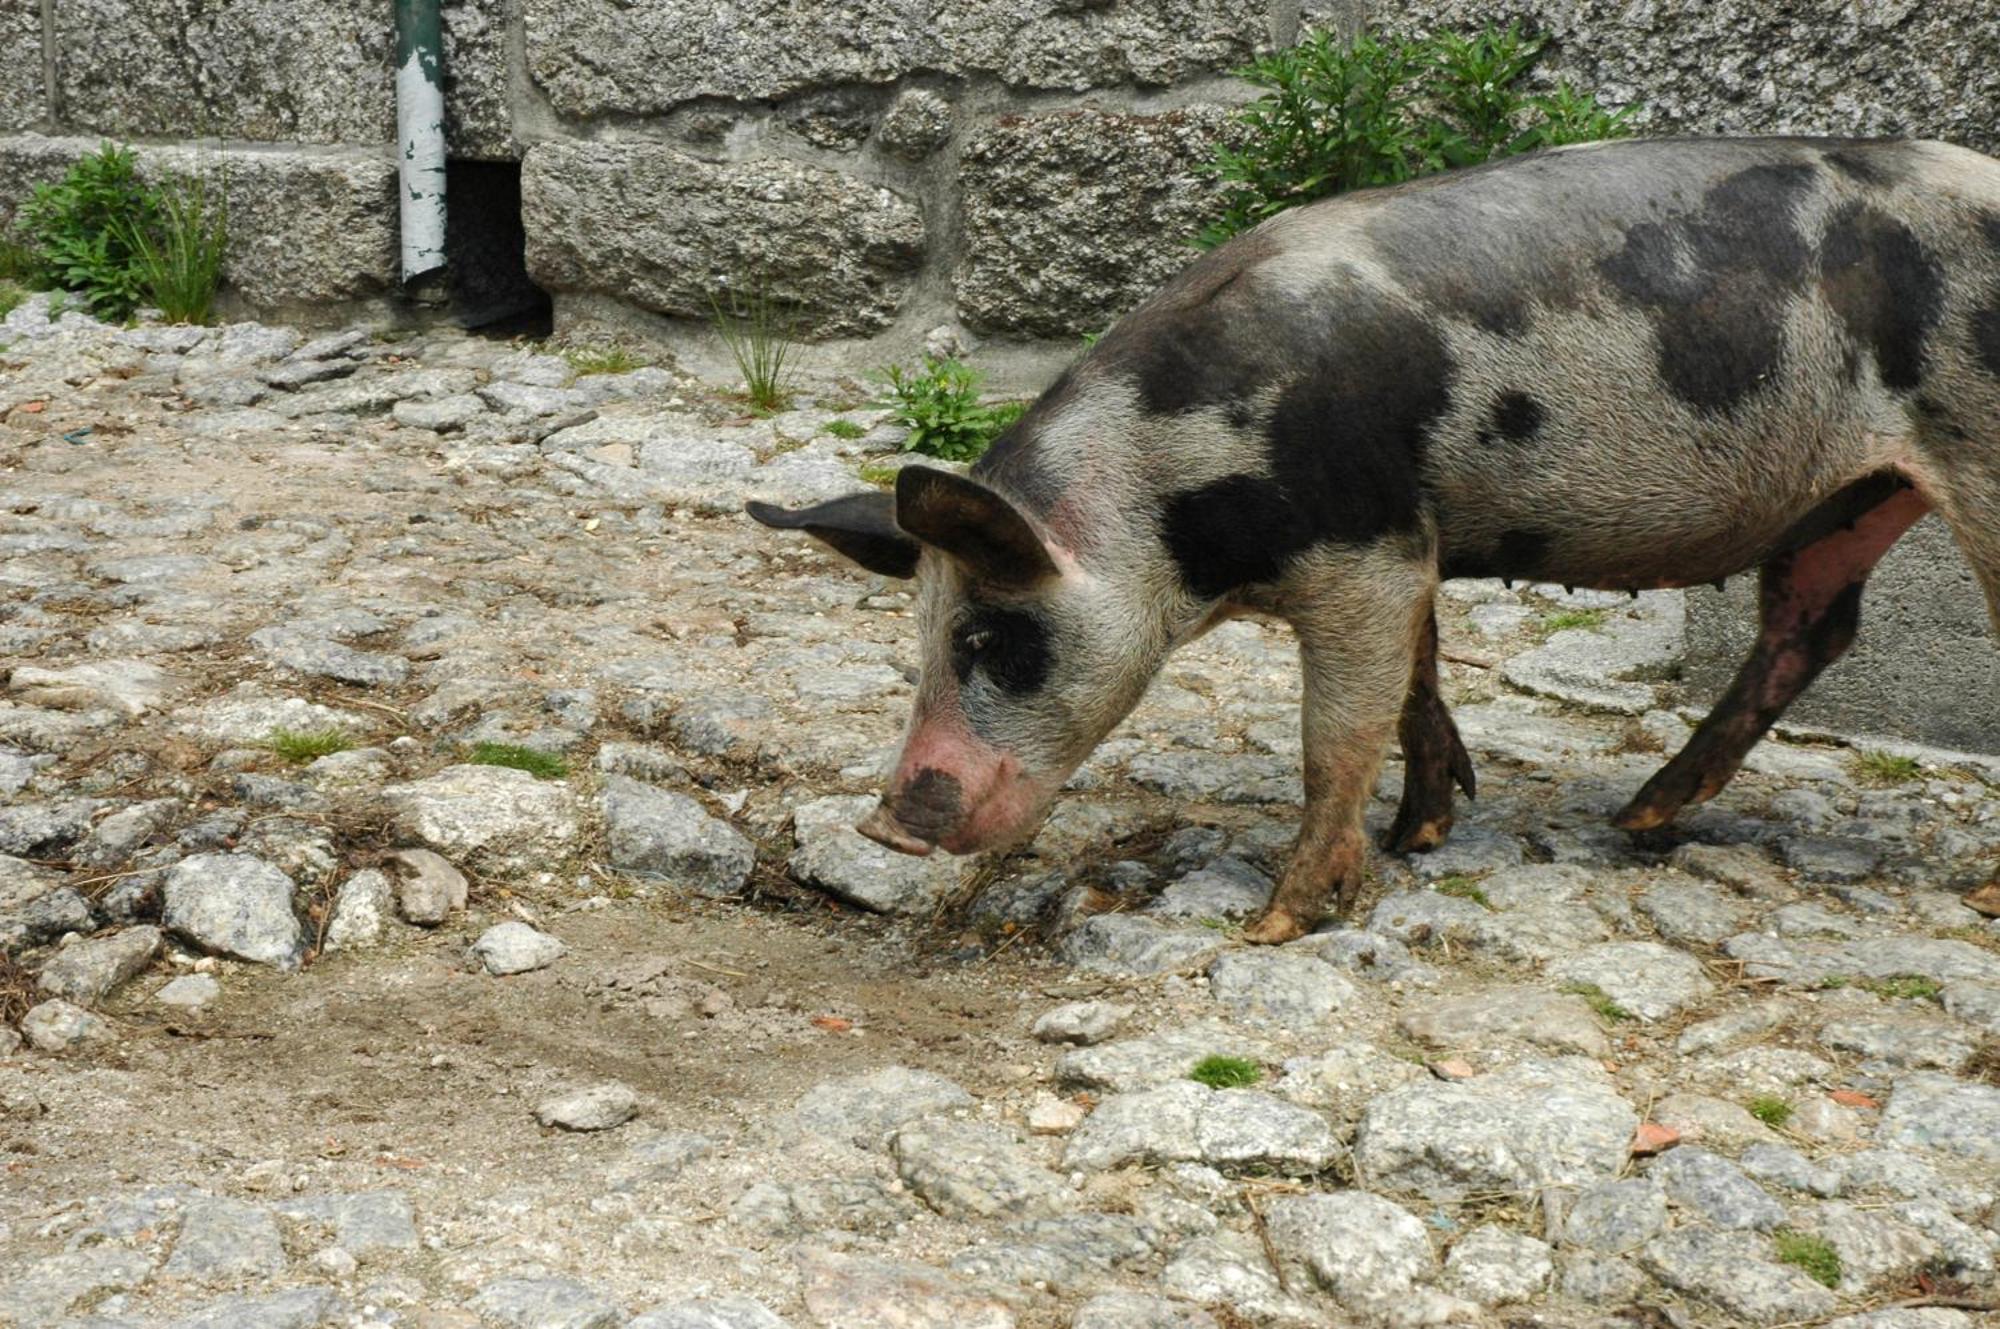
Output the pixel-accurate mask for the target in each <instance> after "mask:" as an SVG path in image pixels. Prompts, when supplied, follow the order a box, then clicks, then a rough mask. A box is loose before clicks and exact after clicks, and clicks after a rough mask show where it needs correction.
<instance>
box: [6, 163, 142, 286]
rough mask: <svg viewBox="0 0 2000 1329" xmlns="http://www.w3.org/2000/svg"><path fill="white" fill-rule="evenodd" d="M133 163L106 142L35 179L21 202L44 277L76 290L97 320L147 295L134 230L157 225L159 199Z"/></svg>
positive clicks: (26, 228) (24, 224)
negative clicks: (58, 171) (62, 170)
mask: <svg viewBox="0 0 2000 1329" xmlns="http://www.w3.org/2000/svg"><path fill="white" fill-rule="evenodd" d="M136 162H137V158H136V157H135V156H134V155H133V153H132V150H131V149H130V148H120V147H116V146H114V145H112V144H110V143H106V144H104V145H103V146H102V147H100V148H98V150H97V151H96V152H94V153H91V154H90V155H88V156H86V157H83V158H80V159H79V160H78V161H77V162H76V164H75V165H73V166H71V167H70V168H69V171H68V173H67V174H65V175H64V176H63V178H62V179H60V180H57V181H54V182H52V183H45V184H39V185H36V186H35V189H34V192H33V193H32V194H31V195H29V198H28V201H27V202H26V203H25V204H23V205H22V207H21V217H20V221H21V225H22V227H23V228H24V229H25V230H26V231H27V233H28V235H29V237H30V238H31V239H32V240H33V241H34V244H35V248H36V260H37V263H38V264H39V266H40V269H41V273H42V276H43V278H44V280H45V281H47V282H49V283H53V284H55V285H58V286H61V287H63V288H64V289H66V290H71V291H78V292H81V293H82V295H83V297H84V299H85V300H87V301H88V302H89V303H90V308H91V312H92V313H94V314H96V315H97V316H98V317H99V318H110V319H122V318H128V317H130V316H131V313H132V311H133V310H135V309H137V308H138V307H139V302H140V301H141V300H142V299H144V298H145V294H146V292H145V283H144V280H143V279H142V277H141V275H140V272H139V265H138V261H137V260H138V255H137V254H136V253H135V252H134V249H133V246H132V236H133V234H134V233H135V232H136V231H151V230H152V229H153V228H154V227H155V226H157V225H158V223H159V215H160V201H159V197H158V195H157V194H155V193H154V192H153V191H152V190H150V189H148V188H147V187H146V186H145V185H144V184H143V183H141V182H140V180H139V176H138V172H137V170H136Z"/></svg>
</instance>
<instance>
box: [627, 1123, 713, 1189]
mask: <svg viewBox="0 0 2000 1329" xmlns="http://www.w3.org/2000/svg"><path fill="white" fill-rule="evenodd" d="M714 1152H715V1142H714V1141H713V1140H711V1139H709V1138H708V1137H707V1136H706V1135H696V1134H694V1133H693V1132H691V1131H670V1132H667V1133H664V1134H658V1135H651V1136H647V1137H646V1138H643V1139H640V1140H639V1141H638V1142H636V1143H635V1144H633V1145H632V1146H631V1147H630V1148H628V1149H627V1150H626V1151H625V1156H624V1157H623V1158H621V1159H619V1160H618V1161H617V1162H616V1163H614V1164H612V1166H611V1168H610V1170H609V1171H608V1172H607V1174H606V1176H605V1180H606V1181H607V1182H608V1183H609V1184H610V1186H611V1189H612V1190H614V1191H621V1192H631V1191H648V1190H652V1189H654V1188H655V1187H659V1186H664V1185H666V1184H667V1183H668V1182H670V1181H672V1180H673V1179H674V1178H676V1177H678V1176H680V1174H681V1172H682V1171H683V1170H684V1169H685V1168H686V1167H687V1165H688V1164H690V1163H692V1162H694V1161H696V1160H697V1159H702V1158H706V1157H708V1156H709V1155H710V1154H712V1153H714Z"/></svg>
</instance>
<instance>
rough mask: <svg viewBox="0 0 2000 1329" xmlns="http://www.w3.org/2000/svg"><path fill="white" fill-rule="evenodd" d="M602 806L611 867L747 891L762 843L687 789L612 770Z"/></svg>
mask: <svg viewBox="0 0 2000 1329" xmlns="http://www.w3.org/2000/svg"><path fill="white" fill-rule="evenodd" d="M601 806H602V808H603V812H604V835H605V841H606V844H607V847H608V848H609V850H610V857H611V866H612V867H614V868H618V869H620V870H621V871H625V872H632V873H636V874H638V875H641V876H648V877H659V878H662V879H664V880H666V881H668V882H670V883H672V884H673V885H676V886H681V887H685V888H687V889H689V890H692V891H694V892H696V893H697V894H700V895H708V896H725V895H734V894H736V893H737V892H738V891H740V890H742V889H743V885H744V883H745V882H747V881H748V880H749V879H750V870H751V869H752V868H753V867H755V866H756V862H757V850H756V847H755V846H754V845H752V844H751V843H750V841H749V840H747V839H745V838H744V837H743V835H742V834H741V833H740V832H739V831H737V830H736V828H735V827H733V826H731V825H730V824H729V823H728V822H726V821H723V820H721V819H720V818H718V817H713V816H711V815H709V813H708V810H707V809H706V808H704V807H703V806H702V805H701V804H700V803H699V802H697V801H696V800H694V799H693V798H690V797H689V796H688V795H686V794H680V793H675V792H673V791H671V790H666V789H655V788H653V787H652V786H651V785H647V784H642V783H641V782H639V781H637V780H633V779H629V778H627V777H626V776H622V775H610V776H606V777H605V780H604V791H603V794H602V798H601Z"/></svg>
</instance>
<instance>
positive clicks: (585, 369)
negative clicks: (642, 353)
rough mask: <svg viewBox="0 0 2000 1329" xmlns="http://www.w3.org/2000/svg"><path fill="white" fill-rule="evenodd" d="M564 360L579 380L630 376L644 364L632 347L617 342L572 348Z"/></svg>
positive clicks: (567, 351) (565, 354)
mask: <svg viewBox="0 0 2000 1329" xmlns="http://www.w3.org/2000/svg"><path fill="white" fill-rule="evenodd" d="M563 359H565V360H567V361H569V367H570V368H571V369H574V370H575V371H576V372H577V376H578V377H579V378H588V377H589V376H590V375H592V374H629V373H631V372H632V371H633V370H635V369H637V368H638V367H639V366H640V364H641V363H642V362H641V361H640V359H639V357H638V356H636V355H634V354H632V350H631V348H630V347H626V346H620V345H618V344H617V343H616V342H612V343H609V344H607V345H603V346H572V347H570V348H569V349H568V350H566V351H564V352H563Z"/></svg>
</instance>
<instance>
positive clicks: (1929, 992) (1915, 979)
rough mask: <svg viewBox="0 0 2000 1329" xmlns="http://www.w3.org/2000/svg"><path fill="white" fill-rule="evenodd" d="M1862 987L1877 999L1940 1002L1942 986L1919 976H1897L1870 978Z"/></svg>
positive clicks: (1933, 980) (1942, 992)
mask: <svg viewBox="0 0 2000 1329" xmlns="http://www.w3.org/2000/svg"><path fill="white" fill-rule="evenodd" d="M1861 986H1862V987H1864V988H1867V989H1868V990H1869V991H1870V992H1872V993H1874V994H1875V995H1876V996H1878V997H1899V998H1901V999H1903V1000H1905V1001H1941V1000H1943V998H1944V985H1943V984H1942V983H1939V982H1938V981H1937V980H1936V979H1934V978H1925V977H1924V976H1923V975H1921V974H1898V975H1896V976H1895V977H1894V978H1871V979H1867V980H1865V981H1864V982H1863V983H1862V984H1861Z"/></svg>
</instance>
